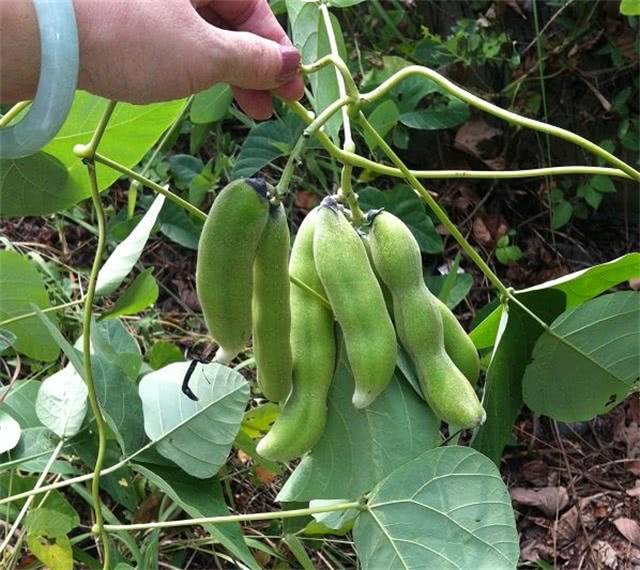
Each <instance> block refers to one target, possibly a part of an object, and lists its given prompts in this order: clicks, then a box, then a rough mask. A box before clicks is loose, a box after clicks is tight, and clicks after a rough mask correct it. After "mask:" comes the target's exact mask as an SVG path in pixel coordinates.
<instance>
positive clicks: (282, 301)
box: [252, 204, 291, 402]
mask: <svg viewBox="0 0 640 570" xmlns="http://www.w3.org/2000/svg"><path fill="white" fill-rule="evenodd" d="M289 244H290V237H289V226H288V225H287V214H286V212H285V209H284V207H283V206H282V204H279V205H278V206H275V205H272V206H271V207H270V210H269V216H268V219H267V225H266V227H265V228H264V231H263V233H262V237H261V238H260V245H259V246H258V250H257V252H256V257H255V260H254V263H253V302H252V316H253V352H254V356H255V359H256V368H257V371H258V385H259V386H260V389H261V390H262V393H263V394H264V396H265V397H266V398H268V399H269V400H271V401H274V402H279V401H281V400H284V399H286V397H287V396H288V395H289V391H290V390H291V344H290V342H289V340H290V339H289V337H290V333H291V310H290V306H289V269H288V263H289Z"/></svg>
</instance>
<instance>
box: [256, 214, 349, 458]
mask: <svg viewBox="0 0 640 570" xmlns="http://www.w3.org/2000/svg"><path fill="white" fill-rule="evenodd" d="M317 214H318V211H317V209H316V210H313V211H311V212H310V213H309V215H308V216H307V217H306V218H305V219H304V221H303V222H302V224H301V225H300V228H299V230H298V234H297V235H296V238H295V241H294V243H293V249H292V251H291V259H290V261H289V272H290V274H291V275H292V276H294V277H296V278H297V279H299V280H300V281H302V282H303V283H305V284H306V285H307V286H309V287H311V288H312V289H313V290H314V291H316V292H317V293H319V294H320V295H322V296H323V297H326V294H325V291H324V289H323V287H322V284H321V283H320V279H319V278H318V274H317V273H316V269H315V263H314V259H313V235H314V230H315V225H316V218H317ZM291 352H292V356H293V385H292V389H291V393H290V394H289V398H288V399H287V401H286V402H285V404H284V406H283V407H282V410H281V412H280V415H279V416H278V418H277V419H276V421H275V423H274V424H273V426H272V427H271V430H270V431H269V433H267V435H266V436H265V437H264V438H263V439H262V440H261V441H260V442H259V443H258V448H257V450H258V453H259V454H260V455H262V456H263V457H265V458H267V459H270V460H272V461H290V460H291V459H295V458H296V457H300V456H301V455H303V454H304V453H306V452H307V451H309V450H311V449H312V448H313V446H314V445H315V444H316V443H317V442H318V440H319V439H320V437H321V436H322V433H323V432H324V428H325V425H326V422H327V395H328V393H329V387H330V386H331V380H332V379H333V374H334V369H335V365H336V339H335V332H334V321H333V315H332V314H331V311H330V310H329V309H328V308H327V307H325V306H324V305H323V304H322V303H321V302H320V301H319V300H318V299H317V298H315V297H314V296H313V295H312V294H310V293H309V292H308V291H305V290H304V289H301V288H300V287H297V286H296V285H292V287H291Z"/></svg>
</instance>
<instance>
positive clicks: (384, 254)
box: [369, 212, 486, 427]
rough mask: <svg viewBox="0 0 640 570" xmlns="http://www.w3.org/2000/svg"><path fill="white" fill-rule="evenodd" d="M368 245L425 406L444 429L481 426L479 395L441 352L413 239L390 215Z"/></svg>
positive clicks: (378, 221)
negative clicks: (418, 383)
mask: <svg viewBox="0 0 640 570" xmlns="http://www.w3.org/2000/svg"><path fill="white" fill-rule="evenodd" d="M369 243H370V247H371V256H372V258H373V262H374V264H375V266H376V269H377V271H378V274H379V275H380V277H381V278H382V280H383V281H384V283H385V284H386V285H387V287H388V288H389V290H390V291H391V295H392V297H393V313H394V319H395V324H396V330H397V332H398V337H399V338H400V342H401V343H402V345H403V346H404V348H405V349H406V350H407V352H408V353H409V355H410V356H411V359H412V360H413V362H414V364H415V367H416V370H417V373H418V378H419V380H420V387H421V388H422V392H423V394H424V397H425V399H426V401H427V403H428V404H429V405H430V407H431V409H432V410H433V411H434V413H435V414H436V415H437V416H438V417H440V418H441V419H442V420H444V421H445V422H447V423H449V424H452V425H456V426H458V427H475V426H478V425H480V424H482V423H483V422H484V420H485V418H486V414H485V411H484V409H483V408H482V405H481V404H480V401H479V400H478V396H477V395H476V393H475V390H474V389H473V386H472V385H471V383H470V382H469V381H468V380H467V378H466V377H465V375H464V374H463V373H462V372H461V371H460V370H459V369H458V367H457V366H456V365H455V364H454V362H453V361H452V360H451V358H450V357H449V355H448V354H447V351H446V350H445V345H444V331H443V324H442V315H441V312H440V309H439V308H438V303H437V299H436V297H435V296H434V295H433V294H432V293H431V292H430V291H429V290H428V289H427V286H426V285H425V283H424V278H423V274H422V261H421V258H420V249H419V247H418V244H417V242H416V240H415V238H414V237H413V234H412V233H411V231H410V230H409V228H407V226H406V225H405V224H404V223H403V222H402V221H401V220H400V219H398V218H397V217H396V216H394V215H393V214H390V213H388V212H379V213H376V214H375V217H374V219H373V221H372V224H371V230H370V232H369Z"/></svg>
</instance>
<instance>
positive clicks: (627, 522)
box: [613, 517, 640, 546]
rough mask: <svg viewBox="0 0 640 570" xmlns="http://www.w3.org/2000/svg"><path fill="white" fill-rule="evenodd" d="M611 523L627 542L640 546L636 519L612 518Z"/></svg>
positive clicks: (639, 534) (639, 533)
mask: <svg viewBox="0 0 640 570" xmlns="http://www.w3.org/2000/svg"><path fill="white" fill-rule="evenodd" d="M613 524H614V525H616V528H617V529H618V532H619V533H620V534H621V535H622V536H624V537H625V538H626V539H627V540H628V541H629V542H631V543H632V544H635V545H636V546H640V525H639V524H638V522H637V521H634V520H633V519H627V518H624V517H620V518H619V519H616V520H614V521H613Z"/></svg>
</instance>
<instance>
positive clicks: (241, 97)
mask: <svg viewBox="0 0 640 570" xmlns="http://www.w3.org/2000/svg"><path fill="white" fill-rule="evenodd" d="M232 89H233V96H234V97H235V100H236V102H237V103H238V105H239V106H240V108H241V109H242V110H243V111H244V112H245V113H246V114H247V115H249V116H250V117H252V118H254V119H256V120H258V121H263V120H265V119H268V118H269V117H271V115H273V103H272V100H271V94H270V93H269V92H268V91H256V90H253V89H242V88H240V87H233V88H232Z"/></svg>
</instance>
